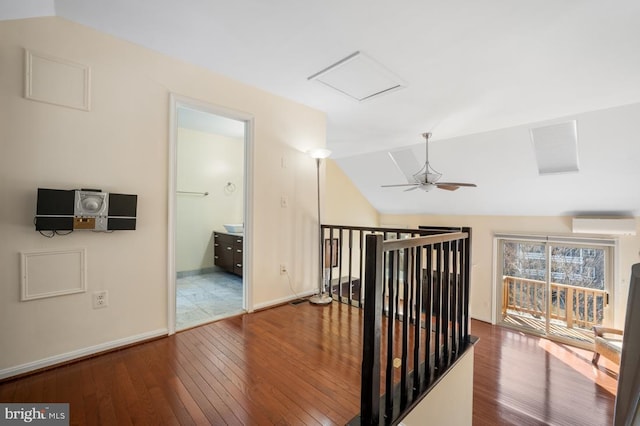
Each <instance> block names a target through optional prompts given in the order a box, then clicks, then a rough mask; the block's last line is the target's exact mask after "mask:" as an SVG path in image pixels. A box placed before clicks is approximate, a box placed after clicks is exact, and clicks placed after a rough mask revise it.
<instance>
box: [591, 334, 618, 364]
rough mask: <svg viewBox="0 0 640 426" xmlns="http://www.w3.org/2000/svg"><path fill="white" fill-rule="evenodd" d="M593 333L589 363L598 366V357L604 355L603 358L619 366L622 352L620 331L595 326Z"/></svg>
mask: <svg viewBox="0 0 640 426" xmlns="http://www.w3.org/2000/svg"><path fill="white" fill-rule="evenodd" d="M593 333H594V341H595V348H594V350H593V359H592V360H591V362H592V363H593V364H594V365H598V360H599V359H600V355H604V357H605V358H607V359H609V360H611V361H613V362H615V363H616V364H618V365H619V364H620V354H621V352H622V336H623V334H622V330H618V329H616V328H608V327H602V326H599V325H595V326H593Z"/></svg>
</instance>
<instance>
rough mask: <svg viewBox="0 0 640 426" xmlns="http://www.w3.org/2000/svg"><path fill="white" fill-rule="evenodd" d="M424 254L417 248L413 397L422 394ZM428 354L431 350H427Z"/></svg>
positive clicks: (421, 249)
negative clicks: (421, 351) (421, 357)
mask: <svg viewBox="0 0 640 426" xmlns="http://www.w3.org/2000/svg"><path fill="white" fill-rule="evenodd" d="M422 253H423V248H420V247H417V248H416V249H415V262H414V265H415V271H414V278H415V288H414V293H415V300H414V306H415V308H414V311H415V314H414V323H413V341H414V345H413V395H414V397H415V395H417V394H418V392H420V388H421V386H420V378H421V376H420V368H418V367H419V365H420V346H421V344H422V336H421V334H420V333H421V332H422V310H423V309H422V302H423V299H422ZM425 350H426V351H427V352H428V351H429V348H425ZM427 369H428V365H425V370H427Z"/></svg>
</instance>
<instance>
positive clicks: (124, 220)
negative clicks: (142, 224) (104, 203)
mask: <svg viewBox="0 0 640 426" xmlns="http://www.w3.org/2000/svg"><path fill="white" fill-rule="evenodd" d="M137 204H138V196H137V195H130V194H112V193H109V214H108V223H107V229H108V230H114V231H115V230H128V231H133V230H135V229H136V210H137Z"/></svg>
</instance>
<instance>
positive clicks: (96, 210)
mask: <svg viewBox="0 0 640 426" xmlns="http://www.w3.org/2000/svg"><path fill="white" fill-rule="evenodd" d="M137 203H138V196H137V195H129V194H114V193H109V192H102V191H101V190H99V189H74V190H63V189H43V188H38V202H37V207H36V220H35V225H36V231H75V230H91V231H115V230H134V229H136V207H137Z"/></svg>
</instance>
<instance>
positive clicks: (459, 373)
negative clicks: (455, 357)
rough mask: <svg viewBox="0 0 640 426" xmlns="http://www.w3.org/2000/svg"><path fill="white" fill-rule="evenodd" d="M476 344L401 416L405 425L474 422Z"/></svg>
mask: <svg viewBox="0 0 640 426" xmlns="http://www.w3.org/2000/svg"><path fill="white" fill-rule="evenodd" d="M473 353H474V349H473V347H472V348H470V349H469V350H468V351H467V352H465V353H464V354H463V355H462V358H460V360H459V361H458V363H457V364H456V365H455V366H454V367H453V368H452V369H451V370H449V371H448V372H447V374H446V375H445V376H444V377H443V378H442V379H441V380H440V382H439V383H438V384H437V385H436V386H435V387H434V388H433V389H432V390H431V392H429V393H428V394H427V396H425V397H424V399H423V400H422V401H420V403H419V404H418V405H417V406H416V407H415V408H414V409H413V410H412V411H411V412H410V413H409V414H408V415H407V416H406V417H405V418H404V419H403V420H402V422H401V423H400V424H401V425H404V426H441V425H446V426H471V423H472V420H473Z"/></svg>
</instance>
